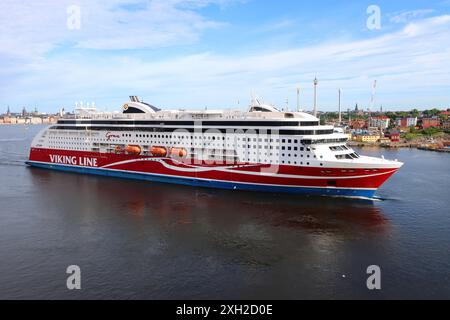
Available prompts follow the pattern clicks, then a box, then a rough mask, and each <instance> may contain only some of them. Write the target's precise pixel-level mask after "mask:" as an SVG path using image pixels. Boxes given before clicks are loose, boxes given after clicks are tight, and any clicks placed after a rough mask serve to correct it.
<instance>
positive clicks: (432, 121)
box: [419, 117, 441, 129]
mask: <svg viewBox="0 0 450 320" xmlns="http://www.w3.org/2000/svg"><path fill="white" fill-rule="evenodd" d="M419 125H420V127H421V128H422V129H428V128H431V127H435V128H439V127H440V126H441V120H440V119H439V118H438V117H433V118H422V119H421V120H420V123H419Z"/></svg>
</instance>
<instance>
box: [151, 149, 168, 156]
mask: <svg viewBox="0 0 450 320" xmlns="http://www.w3.org/2000/svg"><path fill="white" fill-rule="evenodd" d="M150 152H151V153H152V155H153V156H154V157H165V156H167V149H166V148H164V147H152V149H151V150H150Z"/></svg>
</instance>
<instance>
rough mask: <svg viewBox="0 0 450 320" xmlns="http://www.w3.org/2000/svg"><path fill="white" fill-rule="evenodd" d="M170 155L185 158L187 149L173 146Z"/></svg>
mask: <svg viewBox="0 0 450 320" xmlns="http://www.w3.org/2000/svg"><path fill="white" fill-rule="evenodd" d="M170 155H171V156H172V157H174V158H186V156H187V151H186V149H184V148H173V149H172V150H171V151H170Z"/></svg>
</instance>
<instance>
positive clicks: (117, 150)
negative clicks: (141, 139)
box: [114, 146, 123, 153]
mask: <svg viewBox="0 0 450 320" xmlns="http://www.w3.org/2000/svg"><path fill="white" fill-rule="evenodd" d="M114 151H115V152H116V153H123V149H122V147H121V146H117V147H115V148H114Z"/></svg>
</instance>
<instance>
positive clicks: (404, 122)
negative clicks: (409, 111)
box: [395, 117, 417, 128]
mask: <svg viewBox="0 0 450 320" xmlns="http://www.w3.org/2000/svg"><path fill="white" fill-rule="evenodd" d="M395 122H396V125H397V127H402V128H409V127H415V126H417V117H408V118H400V119H396V121H395Z"/></svg>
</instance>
